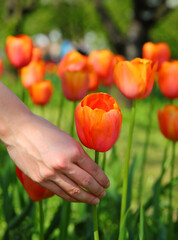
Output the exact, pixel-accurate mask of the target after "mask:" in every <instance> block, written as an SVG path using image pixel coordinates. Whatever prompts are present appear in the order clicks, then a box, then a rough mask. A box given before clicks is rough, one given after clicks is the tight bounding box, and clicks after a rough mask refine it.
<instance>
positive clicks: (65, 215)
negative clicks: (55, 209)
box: [60, 200, 71, 240]
mask: <svg viewBox="0 0 178 240" xmlns="http://www.w3.org/2000/svg"><path fill="white" fill-rule="evenodd" d="M70 212H71V203H70V202H67V201H65V200H64V201H63V207H62V217H61V219H62V223H61V228H60V240H66V239H67V235H68V233H67V232H68V225H69V220H70Z"/></svg>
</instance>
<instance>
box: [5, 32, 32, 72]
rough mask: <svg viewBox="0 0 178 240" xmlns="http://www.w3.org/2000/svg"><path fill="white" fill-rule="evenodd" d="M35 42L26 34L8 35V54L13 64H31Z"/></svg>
mask: <svg viewBox="0 0 178 240" xmlns="http://www.w3.org/2000/svg"><path fill="white" fill-rule="evenodd" d="M32 50H33V42H32V40H31V38H30V37H29V36H27V35H25V34H21V35H18V36H16V37H14V36H8V37H7V40H6V54H7V56H8V59H9V61H10V62H11V64H12V65H13V66H14V67H16V68H21V67H24V66H26V65H27V64H29V62H30V61H31V58H32Z"/></svg>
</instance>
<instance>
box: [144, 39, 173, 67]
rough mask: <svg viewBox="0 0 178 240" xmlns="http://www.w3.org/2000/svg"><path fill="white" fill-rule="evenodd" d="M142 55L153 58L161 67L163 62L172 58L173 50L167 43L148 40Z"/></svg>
mask: <svg viewBox="0 0 178 240" xmlns="http://www.w3.org/2000/svg"><path fill="white" fill-rule="evenodd" d="M142 57H143V58H146V59H149V60H151V61H152V62H153V65H154V64H155V63H156V62H158V69H159V67H160V66H161V64H162V63H163V62H165V61H169V60H170V57H171V51H170V48H169V45H168V44H167V43H164V42H160V43H152V42H146V43H145V44H144V45H143V48H142Z"/></svg>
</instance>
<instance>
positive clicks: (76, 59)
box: [58, 51, 89, 101]
mask: <svg viewBox="0 0 178 240" xmlns="http://www.w3.org/2000/svg"><path fill="white" fill-rule="evenodd" d="M58 75H59V77H60V78H61V82H62V89H63V93H64V95H65V97H66V98H67V99H68V100H71V101H78V100H81V99H82V98H83V97H84V96H85V95H86V93H87V91H88V85H89V79H88V72H87V57H86V56H83V55H82V54H80V53H78V52H77V51H72V52H70V53H68V54H66V55H65V56H64V58H63V59H62V60H61V62H60V63H59V66H58Z"/></svg>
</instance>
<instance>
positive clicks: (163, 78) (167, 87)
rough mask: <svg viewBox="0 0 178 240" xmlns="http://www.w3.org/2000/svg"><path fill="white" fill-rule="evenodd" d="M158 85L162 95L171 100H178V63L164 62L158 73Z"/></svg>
mask: <svg viewBox="0 0 178 240" xmlns="http://www.w3.org/2000/svg"><path fill="white" fill-rule="evenodd" d="M158 85H159V87H160V90H161V92H162V94H163V95H164V96H165V97H167V98H169V99H175V98H178V61H171V62H164V63H163V64H162V65H161V67H160V70H159V72H158Z"/></svg>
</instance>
